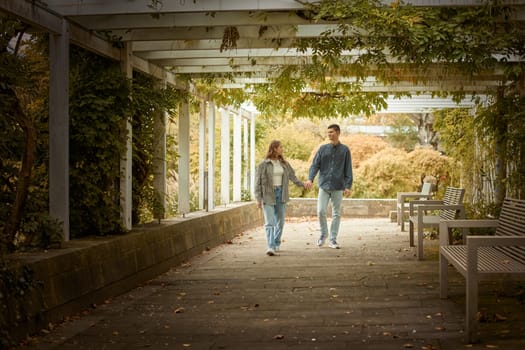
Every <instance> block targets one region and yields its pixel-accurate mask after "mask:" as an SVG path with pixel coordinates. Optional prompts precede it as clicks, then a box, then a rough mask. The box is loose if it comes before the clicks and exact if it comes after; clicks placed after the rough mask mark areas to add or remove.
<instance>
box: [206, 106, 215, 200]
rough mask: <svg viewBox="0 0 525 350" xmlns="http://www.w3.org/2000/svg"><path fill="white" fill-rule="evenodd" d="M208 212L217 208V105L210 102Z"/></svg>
mask: <svg viewBox="0 0 525 350" xmlns="http://www.w3.org/2000/svg"><path fill="white" fill-rule="evenodd" d="M208 107H209V113H208V210H212V209H213V208H215V103H213V102H211V101H209V102H208Z"/></svg>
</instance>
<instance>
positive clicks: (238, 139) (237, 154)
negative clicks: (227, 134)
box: [233, 111, 242, 202]
mask: <svg viewBox="0 0 525 350" xmlns="http://www.w3.org/2000/svg"><path fill="white" fill-rule="evenodd" d="M241 118H242V117H241V115H240V112H239V111H237V112H236V113H234V115H233V201H234V202H240V201H241V181H242V173H241V172H242V134H241V125H242V123H241Z"/></svg>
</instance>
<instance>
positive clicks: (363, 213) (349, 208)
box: [286, 198, 396, 218]
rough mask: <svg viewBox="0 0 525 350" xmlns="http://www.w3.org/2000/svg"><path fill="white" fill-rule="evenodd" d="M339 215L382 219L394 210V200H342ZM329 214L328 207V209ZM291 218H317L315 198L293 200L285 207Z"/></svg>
mask: <svg viewBox="0 0 525 350" xmlns="http://www.w3.org/2000/svg"><path fill="white" fill-rule="evenodd" d="M342 207H343V208H342V213H341V215H342V216H343V217H346V218H363V217H384V218H388V217H389V215H390V211H392V210H396V200H395V199H353V198H351V199H343V205H342ZM328 214H330V207H329V208H328ZM286 215H287V216H291V217H301V216H317V198H294V199H292V200H291V201H290V202H289V203H288V204H287V205H286Z"/></svg>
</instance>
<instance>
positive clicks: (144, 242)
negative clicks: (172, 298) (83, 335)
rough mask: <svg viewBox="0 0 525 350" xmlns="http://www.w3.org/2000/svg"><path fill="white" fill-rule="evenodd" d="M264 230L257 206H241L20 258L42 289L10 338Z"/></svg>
mask: <svg viewBox="0 0 525 350" xmlns="http://www.w3.org/2000/svg"><path fill="white" fill-rule="evenodd" d="M261 225H263V217H262V211H261V210H260V209H258V208H257V206H256V205H255V203H253V202H252V203H241V204H234V205H228V207H223V208H217V209H214V210H213V211H210V212H196V213H190V214H188V215H187V217H186V218H174V219H169V220H164V221H163V222H162V223H160V224H149V225H144V226H142V227H138V228H134V229H133V230H132V231H131V232H129V233H126V234H123V235H120V236H113V237H93V238H85V239H77V240H72V241H70V242H66V243H65V244H64V247H63V248H61V249H55V250H49V251H47V252H41V253H38V254H36V253H35V254H30V253H21V254H17V255H16V256H15V257H14V263H15V264H19V265H20V266H24V265H25V266H27V267H29V268H30V269H31V270H32V271H34V277H35V280H37V281H38V282H40V283H41V287H39V288H37V289H36V290H34V291H33V293H32V295H31V296H28V298H27V299H25V300H24V308H25V310H24V311H25V312H26V313H27V316H28V321H27V324H26V325H20V326H18V327H16V328H15V329H12V330H10V333H11V335H12V338H13V339H21V338H22V337H25V336H26V335H27V334H31V333H34V332H35V331H39V330H40V329H42V328H43V327H46V326H47V324H48V323H49V322H56V321H60V320H62V319H63V318H64V316H68V315H74V314H76V313H78V312H80V311H83V310H86V309H88V308H89V307H90V306H91V305H93V304H98V303H101V302H103V301H104V300H105V299H106V298H109V297H111V296H115V295H118V294H121V293H123V292H126V291H128V290H130V289H132V288H135V287H137V286H138V285H140V284H141V283H144V282H146V281H148V280H150V279H152V278H153V277H155V276H158V275H159V274H161V273H163V272H165V271H167V270H168V269H169V268H170V267H173V266H176V265H178V264H180V263H182V262H183V261H184V260H186V259H188V258H190V257H192V256H194V255H197V254H200V253H202V252H203V251H204V250H206V249H208V248H212V247H214V246H217V245H219V244H222V243H224V242H227V241H229V240H230V239H232V238H233V237H234V236H236V235H238V234H240V233H242V232H244V231H246V230H248V229H251V228H253V227H256V226H261Z"/></svg>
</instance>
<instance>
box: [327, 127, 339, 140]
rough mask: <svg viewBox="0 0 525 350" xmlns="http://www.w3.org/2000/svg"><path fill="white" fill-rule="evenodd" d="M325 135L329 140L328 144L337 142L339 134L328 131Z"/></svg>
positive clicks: (331, 130)
mask: <svg viewBox="0 0 525 350" xmlns="http://www.w3.org/2000/svg"><path fill="white" fill-rule="evenodd" d="M327 135H328V139H329V140H330V142H337V141H339V133H338V132H337V131H335V130H334V129H328V131H327Z"/></svg>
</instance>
